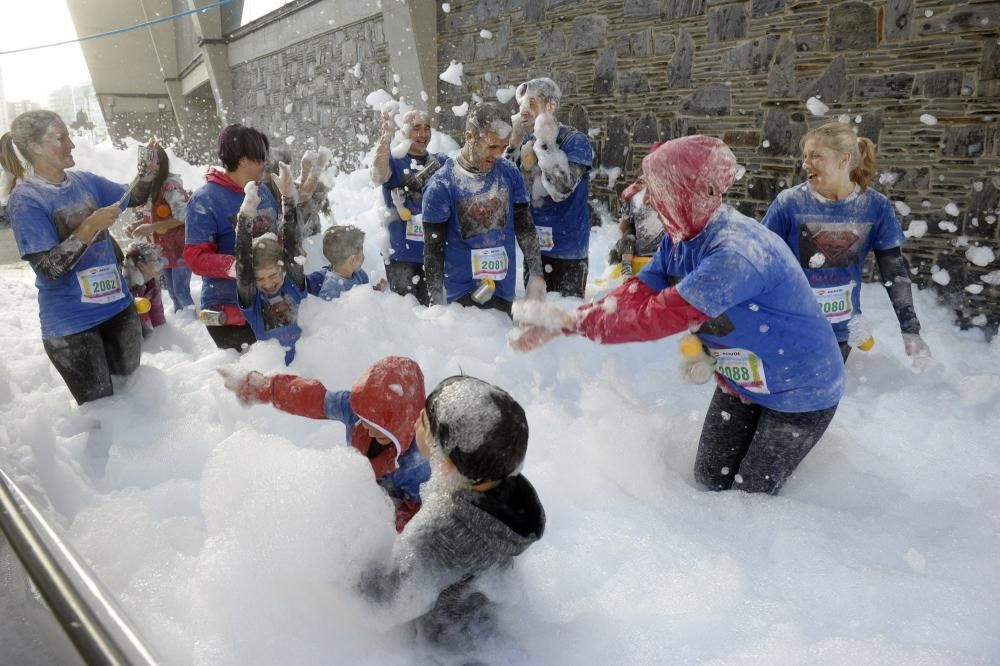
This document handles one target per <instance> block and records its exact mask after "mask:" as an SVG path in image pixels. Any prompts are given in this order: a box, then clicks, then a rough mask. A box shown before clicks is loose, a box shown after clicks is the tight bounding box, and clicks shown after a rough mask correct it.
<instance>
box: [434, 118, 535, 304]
mask: <svg viewBox="0 0 1000 666" xmlns="http://www.w3.org/2000/svg"><path fill="white" fill-rule="evenodd" d="M510 132H511V127H510V124H509V116H508V115H507V113H506V111H504V109H503V108H502V107H500V106H498V105H497V104H480V105H479V106H477V107H476V108H474V109H473V110H472V111H470V112H469V115H468V116H467V117H466V125H465V145H464V146H462V150H461V152H460V153H459V155H458V156H457V158H456V159H454V160H450V161H449V162H448V163H447V164H445V165H444V166H443V167H442V168H441V169H440V170H439V171H438V172H437V173H435V174H434V176H433V177H432V178H431V179H430V181H429V182H428V183H427V186H426V187H425V188H424V196H423V210H424V213H423V216H424V274H425V276H426V279H427V290H428V295H429V296H430V302H431V304H434V305H437V304H441V305H443V304H446V303H455V302H458V303H461V304H462V305H474V306H477V307H480V308H486V309H494V310H501V311H503V312H506V313H507V314H508V315H509V314H510V312H511V308H512V304H513V300H514V288H515V282H514V280H515V278H514V276H515V274H516V272H517V266H516V262H517V255H516V253H515V250H514V239H515V238H516V239H517V244H518V245H520V247H521V252H522V253H523V254H524V263H525V270H526V272H527V273H528V276H529V277H528V283H527V295H528V298H531V299H541V298H543V297H544V295H545V280H544V278H543V277H542V259H541V256H540V255H539V252H538V236H537V234H536V232H535V225H534V224H532V222H531V213H530V212H529V211H528V192H527V190H526V189H525V187H524V179H523V178H522V177H521V174H520V173H518V171H517V169H516V168H515V167H514V165H513V164H511V163H510V162H508V161H506V160H504V159H501V158H502V156H503V152H504V149H505V148H506V147H507V144H508V141H509V137H510Z"/></svg>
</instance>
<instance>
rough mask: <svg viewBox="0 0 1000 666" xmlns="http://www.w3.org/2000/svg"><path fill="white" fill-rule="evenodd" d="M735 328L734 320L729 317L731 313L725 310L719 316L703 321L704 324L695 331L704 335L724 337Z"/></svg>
mask: <svg viewBox="0 0 1000 666" xmlns="http://www.w3.org/2000/svg"><path fill="white" fill-rule="evenodd" d="M735 330H736V326H735V325H733V320H732V319H730V318H729V315H727V314H726V313H725V312H723V313H722V314H720V315H719V316H718V317H713V318H711V319H709V320H708V321H706V322H704V323H702V325H701V326H699V327H698V330H697V331H695V332H696V333H702V334H704V335H711V336H713V337H716V338H724V337H726V336H727V335H729V334H730V333H732V332H733V331H735Z"/></svg>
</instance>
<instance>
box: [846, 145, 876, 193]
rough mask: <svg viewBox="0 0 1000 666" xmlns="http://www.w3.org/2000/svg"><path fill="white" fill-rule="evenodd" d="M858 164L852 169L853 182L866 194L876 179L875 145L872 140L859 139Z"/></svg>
mask: <svg viewBox="0 0 1000 666" xmlns="http://www.w3.org/2000/svg"><path fill="white" fill-rule="evenodd" d="M858 152H859V153H860V157H859V158H858V163H857V164H856V165H855V166H854V168H853V169H851V180H852V181H854V182H855V183H857V184H858V185H859V186H860V187H861V191H862V192H864V191H865V190H866V189H868V186H869V185H870V184H871V182H872V179H873V178H875V144H874V143H872V140H871V139H868V138H865V137H863V136H859V137H858Z"/></svg>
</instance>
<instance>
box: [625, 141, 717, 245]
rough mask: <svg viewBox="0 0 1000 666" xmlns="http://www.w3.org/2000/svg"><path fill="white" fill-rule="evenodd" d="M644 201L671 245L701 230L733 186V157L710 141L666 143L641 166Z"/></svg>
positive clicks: (647, 157) (644, 160)
mask: <svg viewBox="0 0 1000 666" xmlns="http://www.w3.org/2000/svg"><path fill="white" fill-rule="evenodd" d="M642 177H643V180H644V181H645V183H646V187H647V196H648V198H649V200H650V202H651V203H652V205H653V206H654V207H655V208H656V211H657V212H658V213H659V214H660V218H661V221H662V222H663V228H664V229H666V231H667V233H668V234H669V235H670V237H671V238H672V239H673V240H674V241H681V240H685V239H688V238H692V237H694V236H696V235H698V233H699V232H700V231H701V230H702V229H703V228H704V227H705V224H707V223H708V220H709V219H710V218H711V217H712V215H713V214H714V213H715V211H716V210H718V209H719V206H721V205H722V195H723V194H725V193H726V191H727V190H728V189H729V188H730V187H732V185H733V182H734V181H735V180H736V156H735V155H733V151H731V150H729V146H727V145H726V144H725V143H723V142H722V141H720V140H719V139H716V138H715V137H711V136H702V135H694V136H686V137H682V138H680V139H674V140H673V141H667V142H666V143H664V144H663V145H662V146H660V147H659V148H658V149H656V150H654V151H653V152H651V153H650V154H649V155H647V156H646V157H645V159H643V160H642Z"/></svg>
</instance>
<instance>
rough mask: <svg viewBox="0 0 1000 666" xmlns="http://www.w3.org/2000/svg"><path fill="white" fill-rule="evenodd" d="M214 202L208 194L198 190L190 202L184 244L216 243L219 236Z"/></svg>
mask: <svg viewBox="0 0 1000 666" xmlns="http://www.w3.org/2000/svg"><path fill="white" fill-rule="evenodd" d="M211 204H212V201H211V199H210V197H209V196H208V194H207V192H205V191H203V190H198V192H195V195H194V196H193V197H191V200H190V201H188V208H187V220H186V224H185V229H184V242H185V243H187V244H188V245H198V244H200V243H214V242H215V239H216V237H217V235H218V233H217V231H218V230H217V228H216V222H215V215H214V214H213V213H212V205H211Z"/></svg>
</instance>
